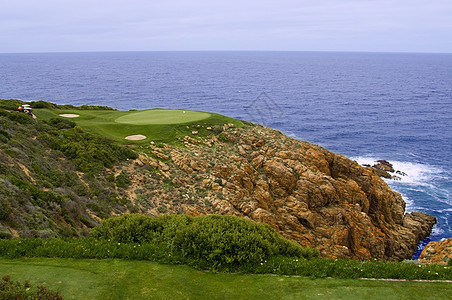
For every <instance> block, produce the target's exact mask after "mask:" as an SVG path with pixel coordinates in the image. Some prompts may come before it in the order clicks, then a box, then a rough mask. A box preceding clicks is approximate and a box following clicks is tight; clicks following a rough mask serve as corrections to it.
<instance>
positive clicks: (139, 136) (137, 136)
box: [125, 134, 146, 141]
mask: <svg viewBox="0 0 452 300" xmlns="http://www.w3.org/2000/svg"><path fill="white" fill-rule="evenodd" d="M145 138H146V136H144V135H142V134H134V135H129V136H126V137H125V139H126V140H129V141H139V140H144V139H145Z"/></svg>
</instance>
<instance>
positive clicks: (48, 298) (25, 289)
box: [0, 275, 63, 300]
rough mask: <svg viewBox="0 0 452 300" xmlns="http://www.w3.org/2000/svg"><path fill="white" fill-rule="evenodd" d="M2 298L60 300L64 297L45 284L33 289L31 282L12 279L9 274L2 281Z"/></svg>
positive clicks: (0, 284) (0, 282)
mask: <svg viewBox="0 0 452 300" xmlns="http://www.w3.org/2000/svg"><path fill="white" fill-rule="evenodd" d="M0 299H4V300H8V299H11V300H13V299H14V300H16V299H41V300H60V299H63V297H62V296H61V295H60V292H55V291H52V290H49V289H47V288H46V287H44V286H38V287H37V288H36V289H32V288H31V285H30V283H29V282H28V281H27V280H26V281H25V283H23V284H22V283H21V282H19V281H13V280H11V277H10V276H9V275H5V276H3V278H2V280H1V281H0Z"/></svg>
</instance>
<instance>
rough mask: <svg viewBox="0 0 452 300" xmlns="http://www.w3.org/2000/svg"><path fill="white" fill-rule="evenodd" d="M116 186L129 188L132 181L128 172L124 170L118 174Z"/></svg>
mask: <svg viewBox="0 0 452 300" xmlns="http://www.w3.org/2000/svg"><path fill="white" fill-rule="evenodd" d="M115 181H116V186H118V187H120V188H123V189H125V188H127V187H128V186H129V185H131V184H132V181H130V179H129V176H128V175H127V172H126V171H124V170H122V171H121V173H119V175H118V176H116V179H115Z"/></svg>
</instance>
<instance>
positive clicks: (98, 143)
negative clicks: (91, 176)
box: [38, 123, 138, 173]
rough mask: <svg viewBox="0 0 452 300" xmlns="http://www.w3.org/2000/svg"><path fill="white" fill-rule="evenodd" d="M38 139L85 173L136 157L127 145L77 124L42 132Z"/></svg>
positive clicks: (95, 171)
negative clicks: (72, 126)
mask: <svg viewBox="0 0 452 300" xmlns="http://www.w3.org/2000/svg"><path fill="white" fill-rule="evenodd" d="M56 124H63V123H56ZM64 124H65V125H64V126H66V125H69V124H68V123H64ZM38 139H39V140H40V141H42V142H43V143H46V144H47V145H48V146H49V147H50V148H52V149H54V150H59V151H61V152H62V153H63V154H64V155H65V156H66V157H67V158H68V159H70V160H71V161H72V162H73V163H74V165H75V166H76V168H77V169H78V170H79V171H82V172H86V173H99V172H100V171H102V170H103V169H104V168H111V167H113V165H114V164H115V163H117V162H119V161H123V160H126V159H135V158H137V157H138V155H137V154H136V153H135V152H134V151H133V150H131V149H130V148H129V147H127V146H123V145H118V144H116V143H114V142H113V141H111V140H109V139H107V138H104V137H99V136H95V135H92V134H90V133H88V132H85V131H84V130H83V129H81V128H80V127H77V126H76V127H74V128H68V129H66V130H64V131H62V130H49V131H46V132H42V133H41V135H39V136H38Z"/></svg>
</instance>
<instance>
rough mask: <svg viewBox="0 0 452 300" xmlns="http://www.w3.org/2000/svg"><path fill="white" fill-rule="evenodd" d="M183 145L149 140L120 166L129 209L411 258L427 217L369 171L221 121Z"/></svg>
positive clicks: (327, 250)
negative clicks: (245, 222) (255, 225)
mask: <svg viewBox="0 0 452 300" xmlns="http://www.w3.org/2000/svg"><path fill="white" fill-rule="evenodd" d="M182 142H183V144H184V146H183V147H174V146H168V145H166V146H164V147H156V146H155V145H152V144H151V145H150V148H151V149H150V152H149V153H151V154H150V157H149V158H148V159H143V158H141V159H140V160H139V162H138V161H137V163H136V164H135V165H132V166H130V167H129V168H134V169H135V170H137V171H135V172H131V171H130V170H129V171H128V173H129V174H132V175H131V180H132V181H133V182H138V183H139V186H140V188H138V189H136V187H137V185H136V184H134V185H133V187H134V189H135V193H133V191H131V194H132V195H133V194H135V195H134V196H132V197H133V198H134V199H131V200H133V201H134V203H135V204H136V209H137V210H139V211H142V212H143V213H150V214H159V213H189V214H192V215H199V214H209V213H220V214H232V215H237V216H242V217H245V218H249V219H252V220H255V221H259V222H265V223H268V224H270V225H271V226H272V227H273V228H275V229H276V230H277V231H278V232H279V233H281V234H282V235H283V236H285V237H286V238H289V239H291V240H294V241H296V242H298V243H300V244H301V245H304V246H310V247H316V248H318V249H319V250H320V251H321V253H322V255H323V256H325V257H332V258H353V259H363V260H368V259H371V258H376V259H386V260H403V259H407V258H411V256H412V255H413V253H414V252H415V250H416V247H417V244H418V243H419V242H420V241H421V240H422V239H424V238H425V237H426V236H428V235H429V234H430V231H431V228H432V226H433V224H434V223H435V221H436V220H435V218H434V217H432V216H429V215H427V214H424V213H418V212H413V213H409V214H405V202H404V200H403V199H402V197H401V195H400V194H398V193H396V192H394V191H392V190H391V189H390V188H389V187H388V185H387V184H386V183H385V182H384V181H383V180H382V179H381V178H379V176H378V174H377V173H376V172H375V170H373V169H372V168H369V169H367V168H363V167H361V166H360V165H359V164H358V163H356V162H355V161H352V160H350V159H348V158H346V157H344V156H342V155H339V154H334V153H332V152H330V151H328V150H326V149H324V148H322V147H319V146H316V145H312V144H309V143H307V142H302V141H298V140H295V139H293V138H290V137H287V136H285V135H284V134H282V133H281V132H278V131H276V130H272V129H269V128H266V127H262V126H257V125H249V126H246V127H245V128H235V127H231V126H224V127H223V131H222V132H221V133H219V134H218V135H213V136H211V137H210V138H208V139H202V138H200V137H199V138H195V136H192V137H188V136H187V137H186V138H185V139H184V140H183V141H182ZM162 157H163V158H164V160H165V162H164V163H163V162H161V160H162ZM147 161H148V162H149V164H146V162H147ZM156 161H159V162H158V163H156ZM151 162H152V165H151Z"/></svg>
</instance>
